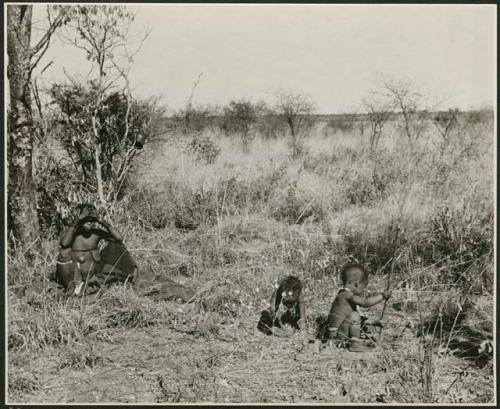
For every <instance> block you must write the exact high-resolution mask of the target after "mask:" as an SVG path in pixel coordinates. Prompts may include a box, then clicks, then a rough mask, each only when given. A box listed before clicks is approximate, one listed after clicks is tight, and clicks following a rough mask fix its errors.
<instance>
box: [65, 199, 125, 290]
mask: <svg viewBox="0 0 500 409" xmlns="http://www.w3.org/2000/svg"><path fill="white" fill-rule="evenodd" d="M77 209H78V215H77V217H76V218H75V220H74V222H73V223H72V225H71V226H70V227H69V228H68V229H67V230H66V231H65V232H64V233H63V234H62V236H61V240H60V241H59V244H60V245H61V251H60V254H59V260H58V269H57V272H56V278H57V281H58V282H59V283H60V284H62V285H63V286H64V287H65V288H66V289H67V290H68V291H69V292H73V293H74V294H76V295H79V294H80V291H81V289H82V287H83V284H84V282H85V281H86V280H87V278H88V277H89V278H90V277H92V276H93V275H94V274H96V273H97V272H98V271H99V268H100V261H101V259H100V253H99V248H98V244H99V242H100V241H101V240H103V239H104V240H108V241H112V242H118V243H121V242H122V240H123V238H122V236H121V234H120V233H119V232H118V231H117V230H115V229H114V228H113V227H112V226H111V225H110V224H109V223H107V222H105V221H104V220H102V219H100V218H99V214H98V213H97V209H96V208H95V207H94V206H93V205H91V204H80V205H79V206H78V208H77ZM99 226H102V227H103V228H104V229H102V228H99Z"/></svg>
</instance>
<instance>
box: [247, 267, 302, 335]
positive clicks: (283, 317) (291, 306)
mask: <svg viewBox="0 0 500 409" xmlns="http://www.w3.org/2000/svg"><path fill="white" fill-rule="evenodd" d="M302 290H303V287H302V282H301V281H300V280H299V279H298V278H297V277H294V276H287V277H285V278H284V279H283V280H281V282H280V284H279V286H278V288H277V289H276V290H275V291H274V292H273V295H272V297H271V302H270V307H269V309H266V310H264V311H262V314H261V316H260V320H259V323H258V324H257V329H258V330H259V331H261V332H263V333H264V334H266V335H271V334H275V335H279V334H282V333H283V331H282V330H280V329H281V328H283V326H284V325H290V326H291V327H292V328H295V329H298V330H301V329H303V328H305V315H306V310H305V303H304V293H303V291H302Z"/></svg>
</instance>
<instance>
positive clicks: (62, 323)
mask: <svg viewBox="0 0 500 409" xmlns="http://www.w3.org/2000/svg"><path fill="white" fill-rule="evenodd" d="M33 297H35V300H34V302H32V301H30V298H29V297H25V298H21V299H18V298H17V297H15V296H14V295H12V294H9V321H8V325H9V327H8V348H9V350H10V349H22V350H32V351H38V350H40V349H42V348H45V347H47V346H51V345H57V344H67V343H70V342H72V341H75V340H81V339H82V338H83V337H84V336H85V335H86V334H88V333H89V332H90V331H91V330H92V328H94V327H96V326H97V325H98V321H99V318H98V317H95V316H93V315H92V314H91V313H89V311H88V310H84V311H79V310H78V309H75V308H73V307H72V306H71V302H72V300H69V301H65V300H59V301H57V300H53V299H50V298H48V297H47V298H44V295H43V294H42V295H37V294H34V295H33Z"/></svg>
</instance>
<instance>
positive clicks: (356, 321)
mask: <svg viewBox="0 0 500 409" xmlns="http://www.w3.org/2000/svg"><path fill="white" fill-rule="evenodd" d="M349 321H350V326H349V335H350V338H351V345H350V347H349V351H352V352H366V351H371V350H372V349H373V348H372V347H370V346H368V345H365V344H363V343H362V342H361V340H360V336H361V316H360V314H359V313H358V312H357V311H354V312H353V313H352V314H351V315H350V316H349Z"/></svg>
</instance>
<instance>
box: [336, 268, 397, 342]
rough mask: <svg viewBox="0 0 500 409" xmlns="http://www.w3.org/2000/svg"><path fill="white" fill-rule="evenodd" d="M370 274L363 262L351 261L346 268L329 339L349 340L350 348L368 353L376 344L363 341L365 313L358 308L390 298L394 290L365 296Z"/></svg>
mask: <svg viewBox="0 0 500 409" xmlns="http://www.w3.org/2000/svg"><path fill="white" fill-rule="evenodd" d="M368 281H369V274H368V272H367V271H366V270H365V269H364V268H363V267H362V266H361V265H360V264H348V265H347V266H345V267H344V268H343V270H342V283H343V285H344V286H343V287H342V288H341V289H340V290H339V291H338V293H337V296H336V297H335V300H334V301H333V304H332V307H331V309H330V313H329V314H328V338H329V339H330V340H334V339H336V340H341V341H348V343H349V344H350V345H349V350H350V351H353V352H364V351H369V350H370V349H372V346H370V345H368V344H363V343H362V342H361V340H360V335H361V316H360V314H359V312H358V307H364V308H368V307H371V306H373V305H375V304H378V303H379V302H382V301H384V300H387V299H388V298H389V297H390V296H391V293H392V292H391V291H389V290H386V291H384V292H383V293H379V294H377V295H373V296H370V297H367V298H364V297H362V296H361V294H362V293H363V291H364V290H365V288H366V287H367V285H368ZM330 342H332V341H330Z"/></svg>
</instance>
